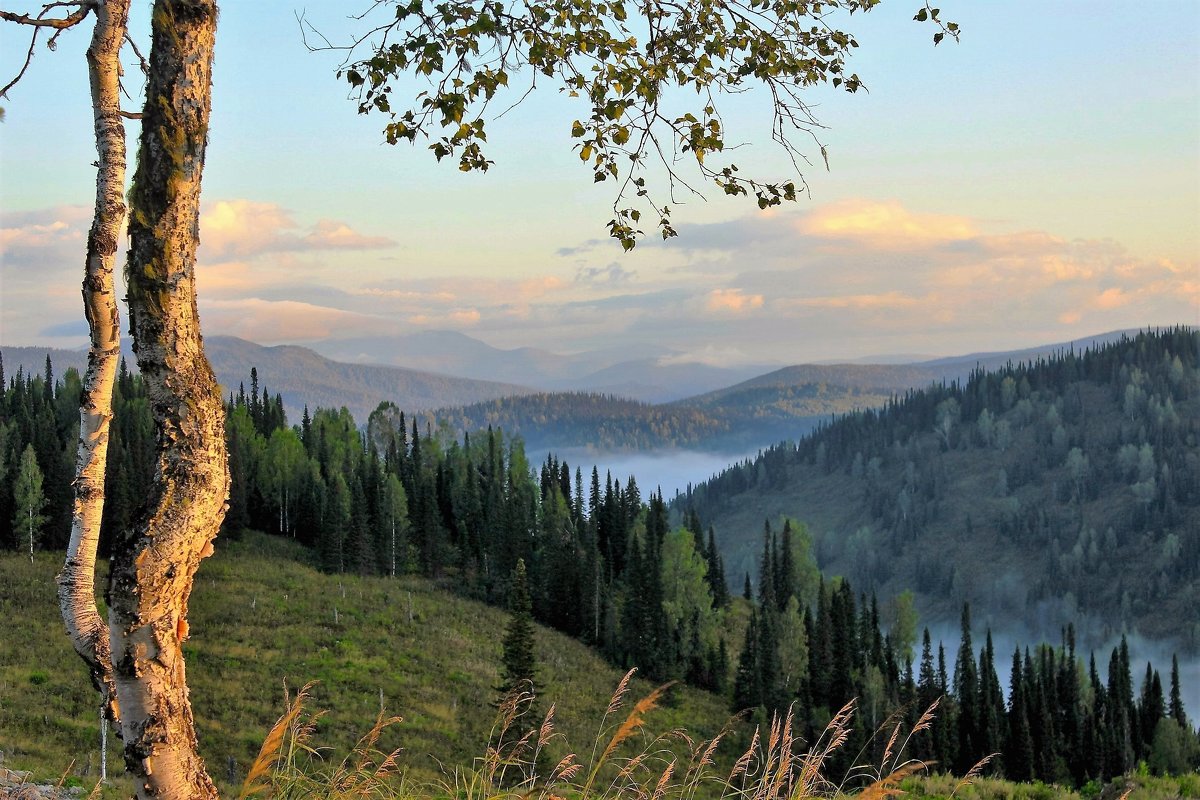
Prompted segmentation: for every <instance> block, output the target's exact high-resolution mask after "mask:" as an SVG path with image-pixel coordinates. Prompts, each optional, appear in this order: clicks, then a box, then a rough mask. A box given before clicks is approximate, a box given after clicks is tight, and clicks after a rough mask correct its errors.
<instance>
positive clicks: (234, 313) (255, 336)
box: [200, 297, 386, 345]
mask: <svg viewBox="0 0 1200 800" xmlns="http://www.w3.org/2000/svg"><path fill="white" fill-rule="evenodd" d="M200 313H201V319H202V320H203V323H204V327H205V329H206V330H209V331H217V332H220V333H222V334H229V335H233V336H240V337H242V338H243V339H249V340H251V341H254V342H258V343H259V344H265V345H273V344H283V343H287V342H311V341H317V340H320V339H326V338H329V337H330V336H332V335H334V334H335V333H336V334H339V335H345V334H347V333H349V332H354V331H358V332H363V331H371V330H375V331H378V330H380V329H381V328H382V327H386V326H385V324H384V321H382V320H379V319H373V318H370V317H367V316H364V315H360V314H355V313H353V312H350V311H344V310H342V309H337V308H330V307H328V306H320V305H314V304H312V303H301V302H297V301H294V300H263V299H261V298H257V297H250V298H244V299H238V300H210V301H207V302H202V303H201V308H200Z"/></svg>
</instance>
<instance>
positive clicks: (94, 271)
mask: <svg viewBox="0 0 1200 800" xmlns="http://www.w3.org/2000/svg"><path fill="white" fill-rule="evenodd" d="M129 4H130V0H108V1H107V2H105V3H102V4H100V5H97V6H96V8H95V14H96V27H95V29H94V30H93V31H92V41H91V45H90V46H89V47H88V50H87V64H88V79H89V82H90V84H91V90H92V115H93V120H94V127H95V137H96V154H97V162H96V163H97V170H96V208H95V215H94V217H93V219H92V229H91V232H90V233H89V234H88V241H87V261H86V266H85V269H84V279H83V311H84V316H85V317H87V321H88V328H89V330H90V332H91V347H90V349H89V350H88V367H87V373H86V374H85V376H84V382H83V393H82V395H81V397H80V404H79V449H78V453H77V455H76V459H75V505H74V510H73V513H72V516H71V540H70V543H69V544H68V546H67V558H66V562H65V563H64V564H63V569H62V572H61V573H60V574H59V576H58V601H59V607H60V609H61V612H62V617H63V621H64V622H65V623H66V626H67V633H68V635H69V636H70V637H71V643H72V644H73V645H74V646H75V651H76V652H77V653H79V655H80V657H81V658H83V660H84V662H85V663H86V664H87V665H88V671H89V673H90V674H91V677H92V683H93V684H94V685H95V686H96V689H97V690H98V691H99V692H100V703H101V714H102V716H103V718H106V719H109V720H111V721H113V722H114V723H115V722H117V720H118V718H119V717H118V710H117V706H116V691H115V688H114V686H113V678H112V659H111V657H110V650H109V639H108V628H107V627H106V626H105V624H104V621H103V620H101V618H100V614H99V612H98V611H97V609H96V586H95V577H96V548H97V545H98V544H99V541H100V519H101V516H102V514H103V512H104V474H105V465H106V463H107V461H108V429H109V423H110V422H111V421H112V393H113V381H114V380H115V378H116V374H117V364H118V362H119V361H120V358H121V335H120V322H119V319H118V314H117V295H116V289H115V287H114V285H113V270H114V268H115V265H116V258H117V246H118V242H119V241H120V237H121V226H122V224H123V223H124V221H125V199H124V198H125V124H124V121H123V119H122V117H121V103H120V101H121V87H120V76H121V61H120V52H121V46H122V44H124V40H125V33H126V30H127V28H128V23H129Z"/></svg>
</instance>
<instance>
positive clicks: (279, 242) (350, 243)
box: [200, 199, 396, 261]
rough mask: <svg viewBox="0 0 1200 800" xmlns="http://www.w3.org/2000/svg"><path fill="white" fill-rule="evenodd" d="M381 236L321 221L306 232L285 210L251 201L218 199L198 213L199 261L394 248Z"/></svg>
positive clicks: (337, 223) (391, 243) (330, 221)
mask: <svg viewBox="0 0 1200 800" xmlns="http://www.w3.org/2000/svg"><path fill="white" fill-rule="evenodd" d="M395 245H396V242H395V241H393V240H392V239H389V238H387V237H384V236H365V235H363V234H361V233H358V232H357V231H355V230H354V229H353V228H351V227H350V226H349V225H347V224H346V223H344V222H338V221H335V220H328V219H323V220H320V221H319V222H317V223H316V224H315V225H313V226H311V227H309V228H307V229H304V228H302V227H301V226H300V225H298V224H297V223H296V221H295V220H294V219H292V216H291V214H289V213H288V212H287V211H286V210H285V209H283V208H281V207H280V206H278V205H276V204H274V203H260V202H255V201H253V200H245V199H237V200H217V201H214V202H212V203H206V204H205V205H204V208H203V209H202V211H201V214H200V258H201V260H202V261H225V260H229V259H237V258H242V259H245V258H254V257H256V256H261V255H264V254H267V253H287V252H307V251H317V250H369V249H383V248H388V247H394V246H395Z"/></svg>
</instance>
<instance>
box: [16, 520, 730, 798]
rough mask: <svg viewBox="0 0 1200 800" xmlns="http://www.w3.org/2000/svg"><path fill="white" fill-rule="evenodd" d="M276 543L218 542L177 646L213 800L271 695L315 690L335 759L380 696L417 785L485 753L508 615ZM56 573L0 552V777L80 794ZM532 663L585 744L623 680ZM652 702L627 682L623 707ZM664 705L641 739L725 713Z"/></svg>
mask: <svg viewBox="0 0 1200 800" xmlns="http://www.w3.org/2000/svg"><path fill="white" fill-rule="evenodd" d="M289 544H290V543H288V542H280V541H278V540H275V539H271V538H268V537H265V536H261V535H253V534H251V535H247V537H246V538H245V539H244V540H243V541H240V542H229V541H223V540H219V541H218V544H217V554H216V555H215V556H214V557H213V558H212V559H210V560H209V561H207V562H205V563H204V565H203V566H202V567H201V569H200V573H199V575H198V576H197V579H196V585H195V590H194V593H193V597H192V612H191V639H190V640H189V641H188V642H187V643H186V644H185V648H184V649H185V652H186V654H187V659H188V661H187V664H188V684H189V686H190V687H191V698H192V704H193V708H194V711H195V716H196V720H197V731H198V736H199V739H200V749H201V754H202V755H203V756H204V758H205V760H206V762H207V764H208V767H209V771H210V772H211V773H212V775H213V777H214V779H216V780H217V781H218V783H219V784H221V785H222V786H223V787H224V788H225V789H228V788H229V787H230V786H232V785H236V784H238V783H240V781H241V780H242V778H243V777H244V775H245V773H246V770H247V768H248V767H249V765H250V763H251V762H252V760H253V758H254V756H255V755H256V754H257V752H258V748H259V746H260V745H261V744H262V740H263V737H264V736H266V733H267V731H268V730H269V729H270V728H271V726H272V724H273V723H274V722H275V721H276V719H278V717H279V716H280V714H281V713H282V712H283V710H284V702H283V690H284V684H285V682H286V684H287V685H288V686H289V687H291V689H292V690H293V691H295V690H296V689H298V688H299V687H301V686H303V685H304V684H305V683H307V682H309V681H317V682H318V683H317V684H316V685H315V686H314V687H313V688H312V690H311V699H310V701H309V705H310V707H312V708H316V709H323V710H325V711H326V713H325V714H324V715H323V716H322V717H321V719H320V721H319V723H318V727H317V730H316V732H315V738H314V741H315V742H317V743H318V744H319V745H322V746H329V747H333V748H335V749H338V750H340V751H342V752H344V751H346V750H348V749H349V748H350V747H351V746H352V745H353V744H354V743H355V741H357V739H358V737H360V736H361V735H362V734H363V733H365V732H366V731H367V730H368V729H369V728H370V727H371V724H372V723H373V722H374V720H375V719H376V717H377V716H378V714H379V712H380V699H381V697H382V700H383V705H384V707H385V709H386V711H387V712H388V713H389V714H397V715H400V716H401V717H403V718H404V721H403V723H401V724H399V725H396V726H392V727H390V728H388V729H387V730H386V731H385V733H384V738H383V739H382V740H381V742H380V747H381V748H383V749H387V750H391V749H393V748H396V747H400V748H402V753H401V756H400V762H401V765H402V766H403V767H404V768H405V770H406V772H408V773H409V774H410V775H412V776H414V779H419V780H432V779H434V778H435V777H437V776H438V775H441V774H443V771H444V769H445V770H449V769H451V768H452V767H453V766H454V765H462V764H469V763H471V761H472V759H473V758H475V757H477V756H480V755H482V754H483V752H484V749H485V745H486V743H487V739H488V735H489V732H490V730H491V727H492V724H493V722H494V718H495V711H494V709H493V708H492V707H491V705H490V704H491V703H492V702H493V701H494V700H495V692H494V691H493V689H492V687H493V686H494V685H496V684H497V683H498V682H499V674H498V667H499V663H500V640H501V637H502V635H503V632H504V628H505V625H506V624H507V619H508V615H507V614H506V613H505V612H503V611H500V610H498V609H495V608H490V607H488V606H485V605H482V604H480V603H475V602H471V601H468V600H464V599H462V598H459V597H456V596H454V595H451V594H449V593H447V592H445V591H441V590H438V589H437V588H435V587H434V586H433V585H432V584H431V583H430V582H428V581H425V580H421V579H417V578H400V579H395V580H389V579H382V578H358V577H351V576H331V575H323V574H321V573H319V572H316V571H315V570H314V569H312V568H311V567H308V566H305V565H304V564H303V563H301V562H300V561H298V560H297V556H299V555H302V551H294V550H293V549H292V548H289V547H287V545H289ZM60 565H61V554H57V553H44V554H38V556H37V558H36V559H35V563H34V564H33V565H32V566H31V565H30V564H29V560H28V557H22V556H21V555H19V554H16V553H2V554H0V642H2V643H3V646H0V752H3V753H4V766H6V767H9V768H11V769H18V770H30V771H32V772H33V773H34V775H35V777H37V778H38V779H42V780H50V781H55V780H57V779H58V778H59V777H60V776H62V775H63V774H64V773H69V774H71V775H74V776H79V777H81V778H85V783H87V781H86V778H89V777H90V778H92V779H93V780H94V777H95V776H96V775H97V774H98V771H99V752H98V750H99V747H98V743H99V723H98V712H97V703H96V699H95V695H94V692H93V690H92V688H91V685H90V683H89V682H88V679H87V674H86V671H85V669H84V667H83V664H82V662H81V661H80V660H79V658H78V657H77V656H76V655H75V653H74V652H73V651H72V650H71V646H70V644H69V642H68V641H67V637H66V634H65V632H64V629H63V625H62V622H61V620H60V619H59V617H58V605H57V602H56V599H55V587H54V575H55V573H56V572H57V570H58V569H59V567H60ZM335 609H337V618H336V621H335V616H334V610H335ZM410 609H411V621H410ZM537 653H538V658H539V662H540V669H541V672H540V675H539V678H540V680H541V682H542V683H543V685H544V687H545V689H544V691H543V696H542V698H541V700H540V702H541V709H542V711H543V712H544V711H545V709H546V708H547V707H548V706H549V704H550V703H554V704H556V706H557V714H556V717H557V720H558V729H559V731H560V732H561V733H563V734H564V735H565V737H566V739H567V741H570V742H587V743H591V742H592V741H593V740H594V739H595V738H596V734H597V731H596V726H597V725H598V724H599V721H600V719H601V717H602V715H603V712H604V709H605V707H606V705H607V703H608V700H609V697H610V695H611V693H612V690H613V688H614V687H615V686H616V685H617V682H618V681H619V680H620V678H621V673H620V671H618V670H617V669H615V668H613V667H611V666H609V665H608V664H607V663H605V662H604V661H603V660H601V659H600V658H599V657H598V656H597V655H596V654H595V653H593V652H592V651H591V650H589V649H588V648H587V647H585V646H583V645H582V644H580V643H579V642H577V641H575V640H573V639H570V638H569V637H566V636H563V635H561V634H558V633H556V632H553V631H550V630H546V629H542V628H539V629H538V630H537ZM650 688H651V687H650V686H649V685H648V684H646V683H643V682H639V683H637V684H635V686H634V687H633V688H632V693H633V695H634V696H635V697H637V696H640V695H642V694H645V693H646V692H648V691H649V689H650ZM674 694H675V697H674V698H673V699H672V701H671V702H670V703H667V704H665V706H666V707H664V708H662V709H660V710H657V711H655V712H654V715H653V717H652V718H651V719H650V720H649V723H650V724H649V728H650V729H651V730H653V731H655V732H661V731H664V730H668V729H672V728H677V727H684V728H686V729H687V730H688V731H689V732H690V733H691V734H692V735H694V736H698V737H708V736H712V735H714V734H715V733H716V732H717V730H718V729H719V728H720V727H721V726H722V725H723V724H724V723H725V722H726V721H727V719H728V712H727V709H726V705H725V701H724V700H723V699H721V698H717V697H715V696H713V695H711V694H707V693H704V692H697V691H693V690H690V689H681V690H678V691H677V692H675V693H674ZM119 744H120V743H119V742H118V741H116V739H115V737H114V736H110V741H109V761H108V763H109V772H110V775H111V774H114V773H116V774H119V773H120V770H121V764H122V762H121V757H120V752H119ZM443 765H445V767H444V768H443ZM231 775H232V777H233V781H232V782H231V781H230V780H229V778H230V776H231Z"/></svg>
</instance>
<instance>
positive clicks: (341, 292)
mask: <svg viewBox="0 0 1200 800" xmlns="http://www.w3.org/2000/svg"><path fill="white" fill-rule="evenodd" d="M90 218H91V211H90V209H88V208H84V207H74V206H71V207H59V208H47V209H42V210H40V211H34V212H22V213H21V214H13V213H7V212H6V213H2V214H0V278H2V280H3V291H2V292H0V307H2V309H3V319H2V322H3V330H0V341H3V342H4V343H6V344H10V343H11V344H17V343H18V342H17V341H14V340H15V339H18V338H20V339H22V341H21V342H20V343H24V342H26V341H27V342H28V343H30V344H34V343H39V344H41V343H45V344H53V345H58V346H77V345H80V344H83V343H84V341H85V339H84V337H83V336H82V335H81V331H82V329H81V327H80V324H79V322H78V321H79V320H81V319H82V313H81V312H82V308H81V305H80V301H79V280H80V277H81V273H82V266H83V246H84V242H85V239H86V234H87V228H88V225H89V223H90ZM203 241H204V243H203V248H204V250H203V254H202V255H203V258H202V259H201V262H200V265H199V266H198V274H199V281H198V283H199V290H200V301H201V306H202V312H203V318H204V327H205V332H206V333H213V334H215V333H231V334H235V335H239V336H245V337H246V338H250V339H254V340H256V341H262V342H264V343H280V342H287V341H296V342H309V343H311V342H315V341H319V340H321V339H324V338H329V339H352V338H356V337H369V336H376V335H390V334H400V333H405V332H411V331H413V330H424V329H436V328H454V329H461V330H467V331H470V333H471V335H472V336H478V337H480V338H483V339H485V340H487V341H489V342H491V343H493V344H497V345H499V346H509V347H516V346H523V345H531V346H542V347H546V346H549V348H550V349H552V350H556V351H571V350H584V349H590V348H594V347H606V348H613V347H615V348H621V349H625V350H628V351H629V353H630V354H631V355H633V354H636V353H637V352H638V348H639V347H641V346H643V345H650V344H652V345H654V346H655V347H659V348H669V349H673V350H677V351H681V352H684V353H686V354H687V355H686V356H681V357H680V358H687V359H688V360H700V361H703V362H704V363H713V364H733V363H739V362H743V363H744V362H747V361H753V362H756V363H763V362H766V361H791V362H796V361H802V360H818V359H825V358H841V357H857V356H860V355H864V354H869V353H880V352H896V351H897V350H904V351H907V352H925V353H947V354H948V353H950V352H955V351H969V350H984V349H997V348H1000V347H1005V346H1008V345H1012V346H1014V347H1015V346H1023V345H1027V344H1035V343H1037V342H1038V341H1039V340H1040V341H1053V340H1055V339H1069V338H1075V337H1077V336H1082V335H1086V334H1089V333H1095V332H1097V331H1103V330H1112V329H1116V328H1125V327H1139V326H1146V325H1162V324H1173V323H1179V322H1185V323H1186V322H1193V321H1194V320H1195V317H1196V308H1198V307H1200V264H1197V262H1196V261H1194V260H1193V261H1180V260H1176V261H1170V260H1166V259H1162V258H1157V257H1148V256H1147V255H1146V254H1141V253H1134V252H1130V251H1129V250H1127V249H1126V248H1125V247H1123V246H1122V245H1121V244H1120V243H1119V242H1114V241H1112V240H1108V239H1092V240H1071V239H1068V238H1065V237H1062V236H1059V235H1056V234H1055V233H1054V232H1050V231H1039V230H1019V231H1006V230H1002V229H998V228H996V226H995V225H994V224H989V223H986V222H983V221H979V220H973V219H967V218H964V217H961V216H956V215H953V214H929V213H924V212H918V211H915V210H912V209H909V208H907V207H905V206H903V205H901V204H899V203H897V202H895V201H891V200H878V201H872V200H855V201H845V202H841V203H836V204H831V205H827V206H816V207H813V208H811V209H809V210H792V211H781V210H775V211H774V212H773V213H771V214H756V215H753V216H746V217H740V218H737V219H732V220H724V221H720V222H714V223H711V224H695V223H694V224H691V225H688V226H683V227H681V230H680V238H679V239H678V240H672V241H670V242H666V243H660V242H653V243H652V242H646V243H644V244H645V245H646V246H645V247H643V246H639V247H638V248H637V249H636V250H635V251H634V252H633V253H630V254H619V255H614V251H613V250H612V249H611V247H609V248H605V247H602V246H601V245H600V244H598V243H585V245H583V246H581V247H579V248H576V249H575V252H572V253H571V254H570V255H574V256H576V258H574V259H572V260H570V261H567V262H562V261H559V260H558V259H556V258H554V257H553V256H552V255H551V256H548V257H547V258H546V263H542V264H539V263H536V262H531V263H529V264H528V266H527V267H525V268H524V269H523V270H522V271H521V272H520V273H519V274H499V273H497V272H496V271H494V270H489V269H488V265H489V264H490V263H491V261H490V258H491V254H490V253H488V252H462V253H461V254H460V253H458V252H457V251H455V258H459V257H461V262H462V267H461V269H457V270H456V269H447V268H443V267H439V270H440V271H439V272H432V271H431V270H430V269H429V268H426V267H424V266H423V265H421V264H417V263H410V262H411V260H412V258H413V256H412V254H411V253H408V252H406V251H405V250H403V249H401V248H395V249H394V250H393V251H392V252H393V253H395V255H396V256H397V261H398V262H400V263H401V265H402V266H403V268H404V272H405V273H406V277H399V273H398V272H397V269H396V265H384V264H380V263H378V261H379V260H380V256H379V255H378V254H375V253H371V254H370V255H369V256H364V255H362V253H363V251H364V250H365V249H367V248H376V247H381V248H382V247H393V246H394V243H392V242H391V241H390V240H388V239H384V238H383V237H375V236H370V235H367V234H364V233H361V232H359V231H357V230H356V229H355V228H354V227H353V225H352V224H351V223H349V222H346V223H342V222H336V221H332V220H322V221H318V222H316V223H314V224H311V225H301V224H299V223H297V222H296V221H295V220H294V219H293V218H292V216H291V215H290V214H289V213H288V212H287V211H286V210H285V209H283V208H282V207H280V206H278V205H275V204H272V203H262V202H253V201H249V200H227V201H223V202H216V203H212V204H210V205H206V207H205V216H204V230H203ZM593 249H594V252H592V253H590V254H587V253H588V251H590V250H593ZM47 338H50V339H57V341H46V339H47ZM547 343H550V344H549V345H547ZM656 352H662V350H661V349H660V350H657V351H656Z"/></svg>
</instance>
